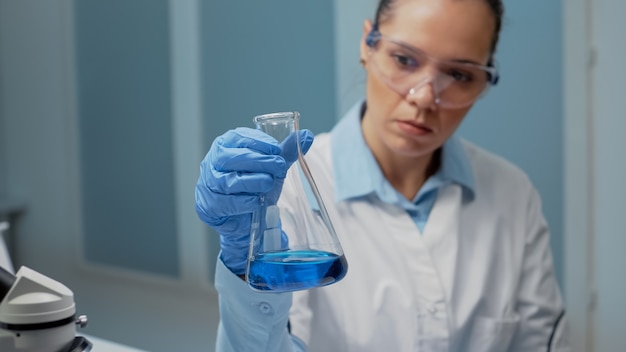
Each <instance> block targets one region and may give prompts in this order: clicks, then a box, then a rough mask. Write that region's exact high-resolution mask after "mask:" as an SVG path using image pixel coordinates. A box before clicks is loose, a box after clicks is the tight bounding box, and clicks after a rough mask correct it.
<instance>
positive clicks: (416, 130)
mask: <svg viewBox="0 0 626 352" xmlns="http://www.w3.org/2000/svg"><path fill="white" fill-rule="evenodd" d="M397 124H398V127H399V128H400V130H402V131H403V132H405V133H408V134H410V135H415V136H423V135H427V134H431V133H433V132H434V130H433V129H432V128H430V127H428V126H427V125H426V124H423V123H418V122H415V121H403V120H399V121H397Z"/></svg>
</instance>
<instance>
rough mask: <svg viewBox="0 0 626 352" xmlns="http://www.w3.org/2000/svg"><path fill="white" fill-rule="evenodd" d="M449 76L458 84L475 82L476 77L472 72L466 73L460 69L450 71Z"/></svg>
mask: <svg viewBox="0 0 626 352" xmlns="http://www.w3.org/2000/svg"><path fill="white" fill-rule="evenodd" d="M448 76H450V77H452V78H453V79H454V80H455V81H458V82H468V83H469V82H472V81H473V80H474V75H472V74H471V73H470V72H466V71H463V70H459V69H450V70H449V71H448Z"/></svg>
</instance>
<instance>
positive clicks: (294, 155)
mask: <svg viewBox="0 0 626 352" xmlns="http://www.w3.org/2000/svg"><path fill="white" fill-rule="evenodd" d="M297 143H299V144H300V150H301V151H302V154H304V153H306V152H307V151H308V150H309V148H310V147H311V144H313V132H311V131H310V130H306V129H302V130H299V131H298V132H297V133H296V132H292V133H290V134H289V135H288V136H287V138H285V140H283V141H282V142H281V143H280V148H281V155H282V156H283V158H285V160H286V161H287V164H288V165H291V164H292V163H293V162H295V161H296V160H297V159H298V144H297Z"/></svg>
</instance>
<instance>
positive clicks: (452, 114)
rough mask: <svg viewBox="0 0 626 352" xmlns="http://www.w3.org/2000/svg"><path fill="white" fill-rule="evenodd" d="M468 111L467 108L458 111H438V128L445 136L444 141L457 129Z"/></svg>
mask: <svg viewBox="0 0 626 352" xmlns="http://www.w3.org/2000/svg"><path fill="white" fill-rule="evenodd" d="M468 111H469V108H464V109H460V110H440V111H439V114H438V115H439V121H440V124H441V125H440V127H441V130H442V132H443V134H444V135H445V137H446V139H447V137H449V136H450V135H451V134H452V133H454V131H456V129H457V128H458V127H459V125H460V124H461V122H463V119H464V118H465V115H466V114H467V112H468Z"/></svg>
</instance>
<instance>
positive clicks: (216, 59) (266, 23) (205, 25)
mask: <svg viewBox="0 0 626 352" xmlns="http://www.w3.org/2000/svg"><path fill="white" fill-rule="evenodd" d="M201 47H202V55H203V56H202V68H203V70H204V72H203V75H202V77H203V86H204V92H203V99H204V100H203V101H204V115H205V122H206V123H205V134H206V142H207V148H208V147H209V145H210V142H211V141H212V140H213V139H214V138H215V137H216V136H218V135H220V134H221V133H223V132H225V131H226V130H227V129H229V128H234V127H237V126H248V127H253V124H252V118H253V117H254V116H255V115H259V114H263V113H269V112H277V111H292V110H296V111H299V112H300V113H301V116H302V120H301V127H302V128H309V129H311V130H313V131H314V132H321V131H326V130H328V129H330V128H331V127H332V125H333V124H334V121H335V119H336V116H335V105H336V104H335V83H334V82H335V81H334V79H335V76H334V71H335V70H334V67H335V62H334V60H335V57H334V28H333V1H331V0H317V1H291V0H268V1H248V2H245V4H244V3H242V2H240V1H204V2H202V45H201Z"/></svg>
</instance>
